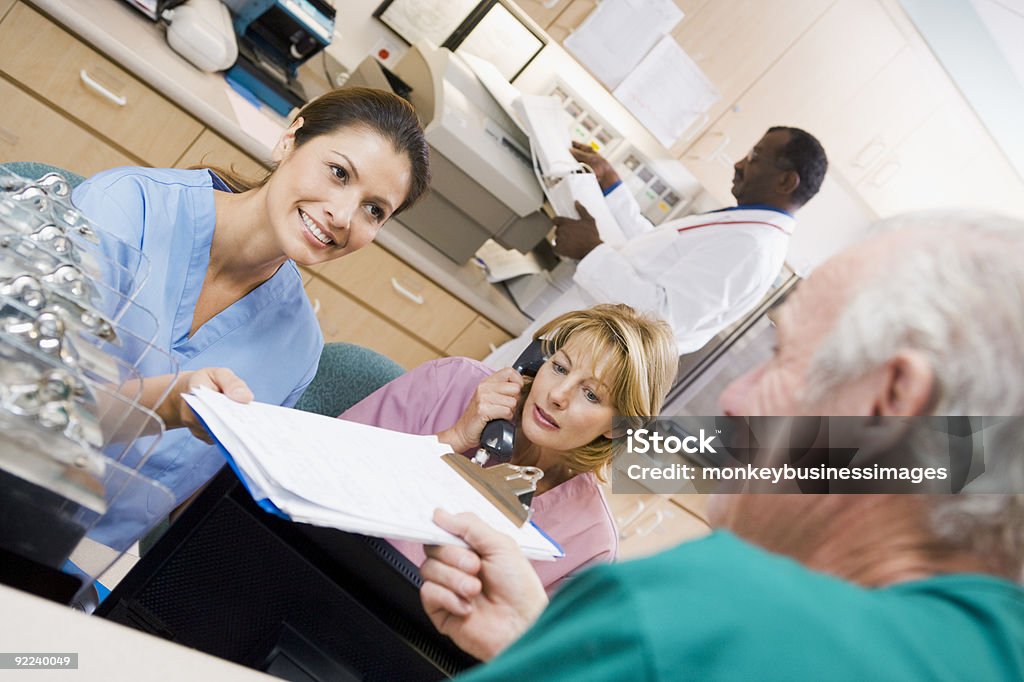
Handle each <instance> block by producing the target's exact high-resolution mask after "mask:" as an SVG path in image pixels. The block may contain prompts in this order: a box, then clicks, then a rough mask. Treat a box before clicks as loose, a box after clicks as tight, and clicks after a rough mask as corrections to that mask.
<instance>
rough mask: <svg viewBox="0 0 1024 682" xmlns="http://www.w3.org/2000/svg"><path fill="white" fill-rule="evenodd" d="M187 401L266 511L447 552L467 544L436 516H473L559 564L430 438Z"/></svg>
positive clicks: (553, 552) (220, 400) (215, 398)
mask: <svg viewBox="0 0 1024 682" xmlns="http://www.w3.org/2000/svg"><path fill="white" fill-rule="evenodd" d="M185 399H186V400H187V401H188V404H189V405H190V406H191V407H192V409H193V410H194V411H195V412H196V414H198V415H199V417H200V419H202V421H203V423H204V424H205V425H206V427H207V430H208V431H209V432H210V433H211V434H212V435H213V436H214V438H215V439H216V441H217V442H218V444H219V445H220V446H221V447H222V449H223V450H224V452H225V454H226V456H227V458H228V461H229V463H230V464H231V466H232V468H234V470H235V471H236V473H237V474H238V476H239V478H240V479H241V480H242V482H243V483H244V484H245V486H246V487H247V488H248V490H249V492H250V494H251V495H252V496H253V499H255V500H256V502H257V503H258V504H259V505H260V506H261V507H262V508H263V509H265V510H267V511H270V512H272V513H275V514H278V515H280V516H283V517H285V518H289V519H291V520H293V521H299V522H302V523H310V524H314V525H317V526H328V527H332V528H338V529H340V530H344V531H349V532H354V533H362V534H364V535H373V536H377V537H382V538H395V539H402V540H413V541H416V542H422V543H425V544H450V545H464V543H463V542H462V541H461V540H460V539H459V538H457V537H456V536H454V535H452V534H450V533H448V532H447V531H444V530H442V529H441V528H439V527H438V526H437V525H436V524H434V522H433V520H432V518H433V514H434V510H435V509H437V508H443V509H445V510H447V511H449V512H451V513H453V514H458V513H461V512H473V513H475V514H476V515H477V516H479V517H480V518H481V519H483V521H484V522H485V523H487V524H488V525H490V526H491V527H492V528H494V529H496V530H498V531H501V532H502V533H504V534H506V535H508V536H510V537H512V538H513V539H514V540H515V541H516V542H517V543H518V544H519V547H520V548H521V549H522V550H523V553H524V554H525V555H526V556H527V557H529V558H531V559H542V560H553V559H557V558H560V557H562V556H564V553H563V552H562V549H561V548H560V547H559V546H558V545H557V544H556V543H555V542H554V541H553V540H551V539H550V538H548V537H547V536H546V535H544V533H543V532H542V531H541V530H540V529H539V528H537V527H536V526H535V525H533V524H532V523H526V524H524V525H522V526H521V527H517V526H516V524H514V523H513V522H512V521H511V520H509V518H507V517H506V516H505V514H503V513H502V512H501V511H500V510H499V509H498V508H497V507H495V506H494V505H493V504H491V502H489V501H488V500H487V498H485V497H484V495H483V494H482V493H481V492H480V491H479V490H477V488H475V487H474V486H473V485H472V484H470V483H469V482H468V481H467V480H466V479H465V478H463V476H461V475H460V474H459V473H458V472H457V471H456V470H455V469H454V468H452V466H450V465H449V464H448V463H447V462H445V461H444V460H443V459H442V456H443V455H445V454H446V453H449V452H450V451H451V449H450V448H449V447H448V446H446V445H443V444H442V443H440V442H439V441H438V440H437V438H435V437H434V436H414V435H410V434H405V433H398V432H396V431H389V430H387V429H380V428H376V427H373V426H366V425H364V424H356V423H353V422H347V421H343V420H341V419H333V418H330V417H324V416H321V415H318V414H312V413H309V412H302V411H299V410H294V409H290V408H285V407H278V406H276V405H267V404H264V403H257V402H253V403H249V404H246V405H243V404H241V403H237V402H235V401H233V400H231V399H230V398H228V397H226V396H224V395H222V394H220V393H216V392H214V391H212V390H209V389H205V388H200V389H199V390H197V391H196V393H195V394H194V395H186V396H185Z"/></svg>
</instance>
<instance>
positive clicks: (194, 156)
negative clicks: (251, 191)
mask: <svg viewBox="0 0 1024 682" xmlns="http://www.w3.org/2000/svg"><path fill="white" fill-rule="evenodd" d="M175 165H176V166H177V167H178V168H189V167H191V166H217V167H218V168H222V169H224V170H229V171H232V172H234V173H237V174H238V175H240V176H241V177H243V178H245V179H246V180H253V181H257V180H259V179H260V178H262V177H263V176H264V175H266V173H267V169H266V168H265V167H264V166H263V164H262V163H260V162H259V161H257V160H256V159H254V158H252V157H251V156H249V155H248V154H246V153H245V152H243V151H242V150H241V149H239V148H238V147H236V146H234V145H233V144H231V143H230V142H228V141H227V140H225V139H224V138H223V137H221V136H220V135H218V134H217V133H215V132H213V131H212V130H210V129H209V128H207V129H206V130H204V131H203V133H202V134H201V135H200V136H199V139H197V140H196V141H195V142H193V143H192V146H191V147H189V148H188V149H187V150H186V151H185V153H184V154H183V155H182V157H181V158H180V159H178V163H176V164H175Z"/></svg>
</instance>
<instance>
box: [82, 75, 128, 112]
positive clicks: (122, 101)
mask: <svg viewBox="0 0 1024 682" xmlns="http://www.w3.org/2000/svg"><path fill="white" fill-rule="evenodd" d="M78 77H79V78H81V79H82V82H83V83H84V84H85V87H87V88H89V89H90V90H92V91H93V92H95V93H96V94H97V95H99V96H100V97H103V98H105V99H108V100H110V101H111V102H113V103H114V104H116V105H117V106H119V107H123V106H125V105H126V104H128V98H127V97H125V96H124V95H118V94H116V93H113V92H111V91H110V90H108V89H107V88H105V87H103V86H102V85H100V83H99V81H97V80H95V79H94V78H93V77H92V76H90V75H89V72H88V71H86V70H85V69H82V70H81V71H79V72H78Z"/></svg>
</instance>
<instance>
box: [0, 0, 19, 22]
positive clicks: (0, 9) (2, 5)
mask: <svg viewBox="0 0 1024 682" xmlns="http://www.w3.org/2000/svg"><path fill="white" fill-rule="evenodd" d="M15 2H17V0H0V19H2V18H3V16H4V14H6V13H7V10H9V9H10V8H11V7H14V3H15Z"/></svg>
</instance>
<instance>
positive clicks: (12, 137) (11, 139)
mask: <svg viewBox="0 0 1024 682" xmlns="http://www.w3.org/2000/svg"><path fill="white" fill-rule="evenodd" d="M20 139H21V138H20V137H18V136H17V135H16V134H15V132H14V131H13V130H10V129H9V128H3V127H0V141H2V142H6V143H7V144H9V145H11V146H12V147H13V146H14V145H16V144H18V140H20Z"/></svg>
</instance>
